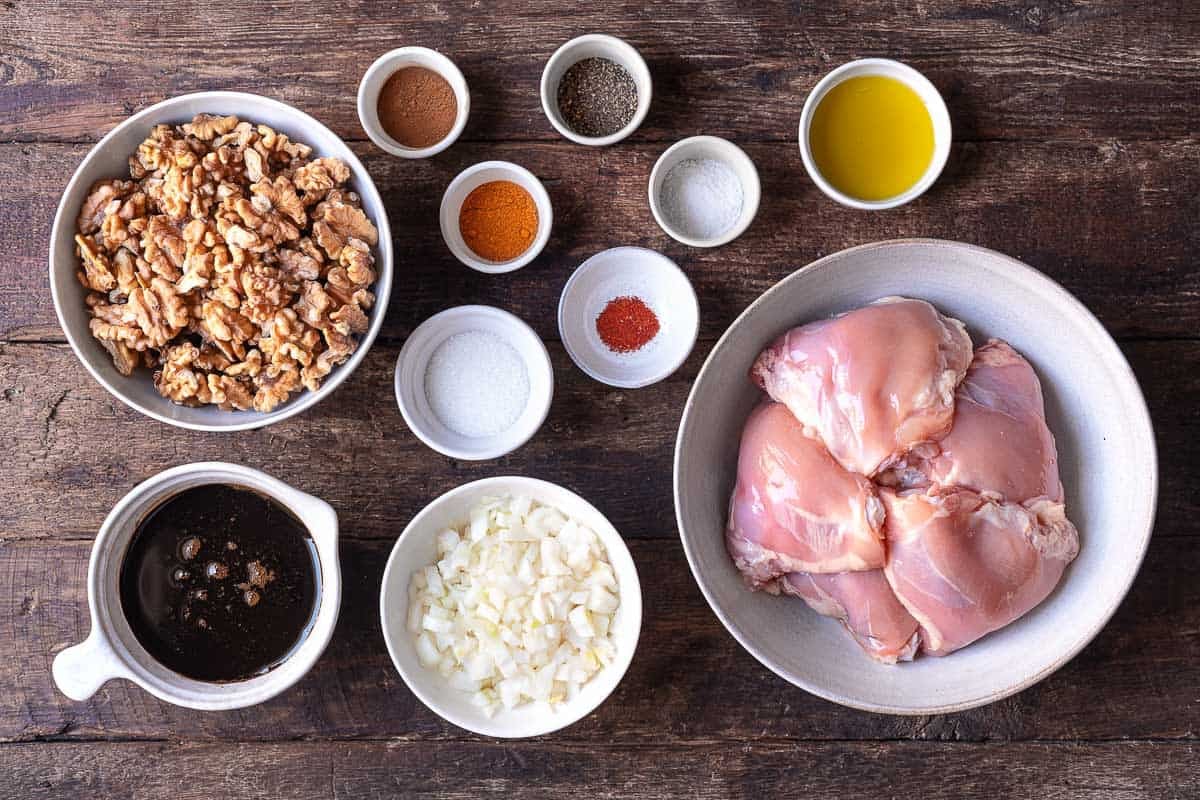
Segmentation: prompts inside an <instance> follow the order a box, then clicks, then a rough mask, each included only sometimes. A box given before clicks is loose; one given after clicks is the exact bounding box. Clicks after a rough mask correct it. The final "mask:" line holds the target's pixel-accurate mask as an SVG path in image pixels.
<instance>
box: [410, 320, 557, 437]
mask: <svg viewBox="0 0 1200 800" xmlns="http://www.w3.org/2000/svg"><path fill="white" fill-rule="evenodd" d="M467 331H485V332H487V333H491V334H493V335H494V336H497V337H499V338H500V339H502V340H503V341H505V342H507V343H508V344H509V345H511V346H512V348H513V349H514V350H516V351H517V354H518V355H519V356H520V357H521V360H522V361H524V362H525V371H526V374H527V375H528V376H529V401H528V402H527V403H526V405H525V410H524V411H523V412H522V413H521V416H520V417H518V418H517V421H516V422H514V423H513V424H512V427H510V428H508V429H507V430H505V431H501V432H500V433H498V434H496V435H494V436H480V437H469V436H462V435H461V434H458V433H456V432H454V431H452V430H450V429H449V428H447V427H446V425H445V424H443V423H442V421H441V420H440V419H438V416H437V414H435V413H434V411H433V407H432V406H431V405H430V403H429V399H428V397H427V396H426V394H425V373H426V371H427V369H428V367H429V359H430V358H432V357H433V354H434V352H436V351H437V349H438V347H439V346H440V345H441V344H442V342H444V341H446V340H447V339H449V338H450V337H451V336H454V335H455V334H459V333H465V332H467ZM395 384H396V402H397V403H398V404H399V406H400V414H401V415H402V416H403V417H404V422H405V423H406V424H407V425H408V427H409V430H411V431H412V432H413V433H414V434H416V436H417V438H418V439H420V440H421V441H422V442H424V443H425V444H427V445H429V446H430V447H432V448H433V449H434V450H437V451H438V452H439V453H441V454H442V455H447V456H450V457H451V458H461V459H465V460H468V461H484V460H486V459H489V458H498V457H500V456H502V455H504V454H505V453H511V452H512V451H513V450H516V449H517V448H518V447H520V446H521V445H523V444H525V442H527V441H529V440H530V438H532V437H533V435H534V434H535V433H537V431H538V428H540V427H542V423H543V422H545V421H546V415H547V414H549V413H550V401H551V400H552V399H553V398H554V369H553V367H552V366H551V364H550V354H549V353H548V352H547V351H546V345H544V344H543V343H542V340H541V339H539V338H538V335H537V334H536V333H534V331H533V328H530V327H529V326H528V325H526V324H525V323H524V322H522V321H521V319H520V318H519V317H517V316H515V315H513V314H510V313H508V312H507V311H502V310H501V309H499V308H493V307H491V306H456V307H455V308H450V309H447V310H445V311H442V312H440V313H438V314H434V315H433V316H432V317H430V318H429V319H427V320H425V321H424V322H422V323H421V324H420V325H419V326H418V327H417V329H416V330H415V331H413V332H412V335H411V336H409V337H408V339H407V340H406V341H405V342H404V346H403V347H401V348H400V355H399V357H398V358H397V359H396V378H395Z"/></svg>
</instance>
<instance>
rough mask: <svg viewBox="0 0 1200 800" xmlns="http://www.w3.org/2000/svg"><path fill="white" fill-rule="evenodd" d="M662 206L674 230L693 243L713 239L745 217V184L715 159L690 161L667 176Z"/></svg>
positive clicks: (676, 166)
mask: <svg viewBox="0 0 1200 800" xmlns="http://www.w3.org/2000/svg"><path fill="white" fill-rule="evenodd" d="M659 202H660V205H661V206H662V209H663V212H664V213H665V215H666V217H667V221H668V222H669V223H670V225H671V227H673V228H675V229H676V230H678V231H679V232H680V233H682V234H684V235H685V236H689V237H691V238H693V239H713V238H716V237H717V236H720V235H721V234H723V233H725V232H726V231H728V230H729V229H730V228H732V227H733V226H734V224H735V223H737V220H738V217H740V216H741V214H742V182H741V181H739V180H738V176H737V174H736V173H734V171H733V169H732V168H731V167H730V166H729V165H728V164H726V163H725V162H723V161H718V160H717V159H715V158H688V159H684V160H683V161H680V162H679V163H678V164H676V165H675V166H673V167H671V169H670V170H669V171H668V172H667V174H666V176H665V177H664V178H663V182H662V189H661V190H660V192H659Z"/></svg>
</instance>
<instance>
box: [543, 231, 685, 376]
mask: <svg viewBox="0 0 1200 800" xmlns="http://www.w3.org/2000/svg"><path fill="white" fill-rule="evenodd" d="M699 330H700V304H699V302H698V301H697V299H696V292H695V290H694V289H692V284H691V282H690V281H689V280H688V279H687V276H686V275H684V273H683V270H681V269H680V268H679V267H678V266H676V264H675V262H674V261H672V260H671V259H669V258H667V257H666V256H664V255H662V254H661V253H656V252H655V251H653V250H647V249H646V248H643V247H614V248H612V249H610V250H604V251H602V252H599V253H597V254H596V255H594V256H592V257H591V258H589V259H588V260H587V261H584V262H583V263H582V264H580V265H579V268H578V269H576V270H575V273H574V274H573V275H571V277H570V279H569V280H568V281H567V285H566V286H564V287H563V291H562V297H561V298H560V299H559V301H558V331H559V335H560V336H561V337H562V341H563V346H564V347H565V348H566V350H567V354H568V355H570V356H571V360H572V361H574V362H575V365H576V366H578V367H579V368H580V369H581V370H583V371H584V372H585V373H587V374H588V375H589V376H591V377H592V378H595V379H596V380H598V381H600V382H601V383H607V384H608V385H609V386H619V387H621V388H625V389H637V388H640V387H642V386H649V385H650V384H652V383H657V382H658V381H661V380H662V379H663V378H665V377H667V376H668V375H670V374H671V373H672V372H674V371H675V370H677V369H678V368H679V367H680V366H681V365H682V364H683V362H684V361H686V360H687V357H688V354H689V353H691V352H692V347H693V345H695V343H696V335H697V334H698V332H699Z"/></svg>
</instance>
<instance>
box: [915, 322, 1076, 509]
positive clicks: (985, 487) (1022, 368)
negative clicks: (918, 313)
mask: <svg viewBox="0 0 1200 800" xmlns="http://www.w3.org/2000/svg"><path fill="white" fill-rule="evenodd" d="M932 450H933V451H934V454H933V455H931V456H929V457H921V456H920V455H917V456H916V457H914V458H911V459H910V460H909V467H910V468H911V469H910V470H909V471H908V472H907V474H906V477H905V479H904V480H903V481H902V483H906V484H908V485H912V484H914V483H925V484H931V485H934V486H961V487H964V488H967V489H972V490H974V491H976V492H981V493H984V494H988V495H993V496H996V497H999V498H1000V499H1003V500H1011V501H1014V502H1018V503H1023V502H1025V501H1027V500H1034V499H1036V498H1039V497H1045V498H1048V499H1050V500H1053V501H1055V502H1062V499H1063V487H1062V482H1061V481H1060V480H1059V477H1058V451H1057V449H1056V448H1055V445H1054V435H1053V434H1052V433H1050V428H1049V427H1047V426H1046V416H1045V409H1044V404H1043V402H1042V386H1041V384H1040V383H1039V382H1038V378H1037V375H1036V374H1035V373H1034V371H1033V367H1032V366H1030V364H1029V362H1028V361H1026V360H1025V359H1024V358H1022V357H1021V354H1020V353H1018V352H1017V351H1016V350H1014V349H1013V348H1012V347H1010V346H1009V345H1008V344H1007V343H1006V342H1002V341H1000V340H999V339H993V340H991V341H989V342H988V343H987V344H985V345H984V346H983V347H980V348H979V349H978V350H976V351H975V359H974V360H973V361H972V362H971V367H970V369H968V370H967V376H966V378H965V379H964V380H963V382H962V383H961V384H960V385H959V387H958V391H957V393H956V397H955V411H954V426H953V427H952V428H951V429H950V432H949V433H948V434H946V436H944V437H943V438H942V439H941V440H940V441H939V442H938V445H937V447H935V448H932Z"/></svg>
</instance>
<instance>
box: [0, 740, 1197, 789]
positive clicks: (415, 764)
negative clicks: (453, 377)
mask: <svg viewBox="0 0 1200 800" xmlns="http://www.w3.org/2000/svg"><path fill="white" fill-rule="evenodd" d="M1197 757H1198V753H1197V748H1196V746H1195V745H1193V744H1172V745H1160V744H1147V743H1138V742H1113V743H1108V744H1086V745H1085V744H1069V745H1055V744H1025V745H1020V746H1012V747H1001V746H996V745H949V744H940V745H915V744H899V745H896V744H858V743H850V742H830V743H821V744H816V743H809V742H773V743H770V744H767V745H760V746H757V747H754V748H749V747H737V746H730V745H727V744H707V745H702V746H696V747H690V748H686V749H682V750H681V749H679V748H676V747H671V746H664V745H654V744H649V745H645V744H637V745H629V744H626V743H623V742H613V743H606V744H600V745H593V744H588V745H571V744H561V743H540V742H515V743H503V744H502V743H488V742H470V743H426V742H421V743H415V742H366V743H353V744H351V743H343V742H338V743H330V744H324V743H313V742H293V743H282V744H272V745H258V744H215V743H205V744H194V743H184V744H179V743H154V744H149V743H132V742H128V743H110V744H94V745H82V744H55V745H50V746H35V745H18V746H10V747H6V748H0V770H2V771H3V772H4V774H5V775H6V776H7V777H8V779H7V780H6V781H5V782H4V784H3V785H0V798H5V800H7V799H8V798H11V799H12V800H18V799H19V800H41V799H42V798H51V797H68V796H70V797H121V798H129V800H159V799H160V798H163V797H175V798H181V800H191V799H193V798H195V799H196V800H199V799H200V798H210V797H220V798H223V800H259V798H267V797H286V798H289V799H290V798H296V799H297V800H303V799H304V798H318V797H320V798H330V800H378V799H379V798H390V797H406V798H408V797H413V798H433V797H436V798H446V799H447V800H458V799H459V798H464V799H465V798H475V797H481V796H489V797H517V796H519V797H521V798H529V800H541V799H542V798H557V797H578V796H583V795H590V796H600V797H604V798H611V799H612V800H638V799H639V798H664V797H691V798H698V799H699V800H760V798H763V797H775V796H785V797H787V796H796V794H797V791H798V790H797V787H803V789H804V793H805V795H808V794H809V793H812V794H813V796H816V797H837V798H839V800H879V798H896V797H920V798H923V800H961V798H963V797H989V798H1005V797H1013V798H1017V797H1022V798H1024V797H1029V798H1033V797H1036V798H1046V800H1066V799H1067V798H1070V799H1071V800H1192V799H1193V798H1195V796H1196V795H1195V784H1194V779H1195V767H1196V760H1197ZM181 776H186V777H181Z"/></svg>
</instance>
